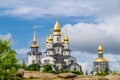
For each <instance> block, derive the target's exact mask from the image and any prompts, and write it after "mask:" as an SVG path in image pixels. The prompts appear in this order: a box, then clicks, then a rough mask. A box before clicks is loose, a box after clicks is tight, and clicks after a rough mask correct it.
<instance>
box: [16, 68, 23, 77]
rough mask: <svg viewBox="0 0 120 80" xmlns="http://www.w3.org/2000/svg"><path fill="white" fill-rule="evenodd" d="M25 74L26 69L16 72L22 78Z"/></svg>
mask: <svg viewBox="0 0 120 80" xmlns="http://www.w3.org/2000/svg"><path fill="white" fill-rule="evenodd" d="M23 75H24V69H19V70H18V72H17V73H16V76H17V77H20V78H22V77H23Z"/></svg>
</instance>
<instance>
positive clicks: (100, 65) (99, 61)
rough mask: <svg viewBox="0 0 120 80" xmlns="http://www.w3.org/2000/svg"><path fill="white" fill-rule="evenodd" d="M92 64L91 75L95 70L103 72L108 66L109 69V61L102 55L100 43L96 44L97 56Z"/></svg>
mask: <svg viewBox="0 0 120 80" xmlns="http://www.w3.org/2000/svg"><path fill="white" fill-rule="evenodd" d="M93 64H94V65H93V71H92V74H93V75H95V74H96V73H97V72H98V73H101V72H104V71H105V68H108V70H109V62H108V61H107V60H106V59H105V58H104V57H103V47H102V45H101V44H100V45H99V46H98V58H96V59H95V61H94V62H93ZM109 71H110V70H109Z"/></svg>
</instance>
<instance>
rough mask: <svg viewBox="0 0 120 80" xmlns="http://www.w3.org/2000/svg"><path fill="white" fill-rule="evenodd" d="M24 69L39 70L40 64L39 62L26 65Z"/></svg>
mask: <svg viewBox="0 0 120 80" xmlns="http://www.w3.org/2000/svg"><path fill="white" fill-rule="evenodd" d="M26 70H29V71H39V70H40V65H39V64H31V65H29V66H28V67H26Z"/></svg>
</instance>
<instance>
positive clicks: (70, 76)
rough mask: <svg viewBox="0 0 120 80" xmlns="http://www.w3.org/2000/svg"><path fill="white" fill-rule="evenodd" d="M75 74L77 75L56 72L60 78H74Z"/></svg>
mask: <svg viewBox="0 0 120 80" xmlns="http://www.w3.org/2000/svg"><path fill="white" fill-rule="evenodd" d="M76 76H77V75H76V74H73V73H61V74H58V77H60V78H74V77H76Z"/></svg>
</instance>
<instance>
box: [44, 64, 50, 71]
mask: <svg viewBox="0 0 120 80" xmlns="http://www.w3.org/2000/svg"><path fill="white" fill-rule="evenodd" d="M51 71H52V67H51V65H49V64H47V65H45V66H44V67H43V70H42V72H51Z"/></svg>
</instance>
